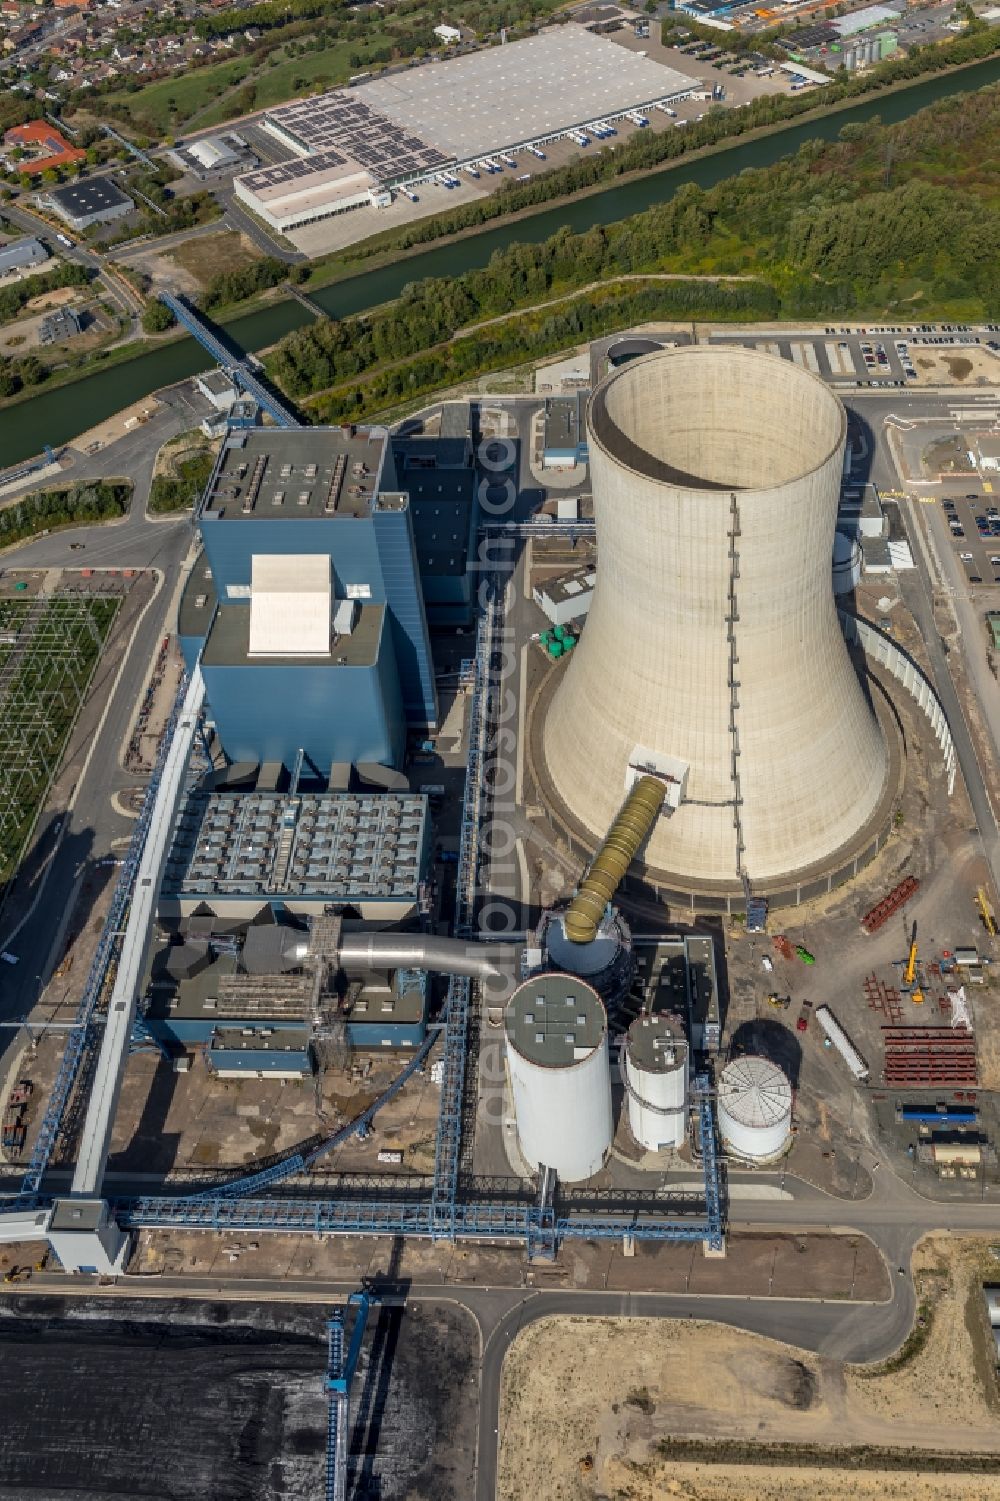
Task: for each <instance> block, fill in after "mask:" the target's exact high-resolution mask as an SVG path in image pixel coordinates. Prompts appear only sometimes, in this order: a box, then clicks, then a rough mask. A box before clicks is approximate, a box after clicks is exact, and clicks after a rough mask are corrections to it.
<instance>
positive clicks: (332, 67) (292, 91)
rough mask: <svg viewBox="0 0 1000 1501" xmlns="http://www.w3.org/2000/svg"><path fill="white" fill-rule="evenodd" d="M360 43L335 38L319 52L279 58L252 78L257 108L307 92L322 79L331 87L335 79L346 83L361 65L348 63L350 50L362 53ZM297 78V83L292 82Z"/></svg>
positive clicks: (363, 48)
mask: <svg viewBox="0 0 1000 1501" xmlns="http://www.w3.org/2000/svg"><path fill="white" fill-rule="evenodd" d="M364 51H365V47H364V43H361V44H360V45H359V44H358V43H357V42H338V43H336V45H334V46H333V47H324V48H323V49H322V50H321V51H320V52H313V53H311V54H310V55H309V56H308V57H289V58H286V59H284V60H283V61H282V62H280V63H279V64H278V65H277V67H274V68H267V67H265V69H264V71H263V73H261V74H260V75H259V76H258V77H257V78H256V79H255V80H254V81H255V83H256V85H257V106H258V108H261V109H263V108H269V107H270V106H271V105H273V104H283V103H284V102H285V100H286V99H294V98H295V97H296V96H297V95H299V94H303V93H308V92H309V90H310V89H312V88H314V87H315V86H316V84H319V83H322V84H326V85H329V86H330V87H331V88H332V87H333V85H334V84H337V83H346V82H347V80H348V79H349V78H350V77H352V76H353V75H354V74H355V73H358V72H361V71H363V69H364V66H365V65H364V64H362V67H361V68H360V69H359V68H355V67H352V66H351V62H350V56H351V53H352V52H354V53H362V54H363V53H364ZM296 79H301V80H302V82H301V83H296V82H295V80H296Z"/></svg>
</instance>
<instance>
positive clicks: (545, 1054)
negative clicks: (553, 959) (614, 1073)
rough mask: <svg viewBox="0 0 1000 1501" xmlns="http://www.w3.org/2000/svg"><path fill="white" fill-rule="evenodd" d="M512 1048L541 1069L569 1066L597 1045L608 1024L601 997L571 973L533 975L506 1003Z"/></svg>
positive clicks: (579, 1060)
mask: <svg viewBox="0 0 1000 1501" xmlns="http://www.w3.org/2000/svg"><path fill="white" fill-rule="evenodd" d="M504 1028H505V1030H506V1033H507V1040H508V1042H509V1043H510V1045H511V1047H512V1048H513V1049H514V1050H515V1052H518V1053H520V1054H521V1056H522V1058H526V1059H527V1060H528V1062H529V1063H534V1064H537V1065H538V1066H539V1067H541V1068H571V1067H572V1066H573V1065H574V1064H575V1063H582V1062H583V1061H584V1060H585V1059H587V1058H589V1057H590V1055H591V1054H592V1053H593V1052H594V1051H595V1050H596V1049H597V1048H599V1047H600V1045H601V1043H602V1041H603V1040H604V1036H605V1034H606V1032H607V1029H608V1017H607V1012H606V1011H605V1009H604V1002H603V1001H602V1000H601V998H600V996H599V995H598V994H597V991H596V990H593V989H592V988H591V986H589V985H587V984H586V983H585V982H584V981H583V980H579V979H577V977H576V976H575V975H564V974H542V975H535V976H534V977H533V978H532V979H530V980H525V982H524V984H523V985H519V986H518V987H517V989H516V990H515V991H514V994H513V995H512V996H511V998H510V1000H509V1001H508V1002H507V1010H506V1012H505V1014H504Z"/></svg>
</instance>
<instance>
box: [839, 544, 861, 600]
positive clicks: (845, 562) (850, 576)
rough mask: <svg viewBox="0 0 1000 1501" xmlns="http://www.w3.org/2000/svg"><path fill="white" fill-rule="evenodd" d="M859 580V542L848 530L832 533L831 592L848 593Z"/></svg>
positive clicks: (855, 586) (854, 587)
mask: <svg viewBox="0 0 1000 1501" xmlns="http://www.w3.org/2000/svg"><path fill="white" fill-rule="evenodd" d="M860 582H861V543H860V542H859V541H858V539H857V537H852V536H851V535H850V534H849V533H848V532H839V531H838V532H834V534H833V592H834V594H850V593H851V590H852V589H856V588H857V586H858V584H860Z"/></svg>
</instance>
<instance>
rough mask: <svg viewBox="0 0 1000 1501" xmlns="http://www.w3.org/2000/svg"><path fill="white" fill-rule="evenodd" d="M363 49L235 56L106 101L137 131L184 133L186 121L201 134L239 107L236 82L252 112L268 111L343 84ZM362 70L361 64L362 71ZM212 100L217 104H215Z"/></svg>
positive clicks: (347, 45)
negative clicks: (249, 90)
mask: <svg viewBox="0 0 1000 1501" xmlns="http://www.w3.org/2000/svg"><path fill="white" fill-rule="evenodd" d="M365 51H366V49H365V44H364V42H360V43H359V42H357V41H352V42H336V43H334V45H333V46H332V47H321V48H319V49H318V50H317V51H313V52H310V53H308V54H307V55H306V56H304V57H285V56H283V54H282V52H281V50H278V51H276V52H273V53H271V54H270V58H268V59H266V60H265V61H263V62H260V61H259V60H258V59H256V58H253V57H237V58H232V59H231V60H230V61H229V62H225V63H217V64H214V65H213V66H212V67H209V68H196V69H194V71H193V72H191V73H187V74H180V75H178V76H177V77H174V78H163V79H160V80H159V81H158V82H157V83H151V84H148V85H147V86H146V88H144V89H140V90H139V91H138V93H135V94H110V95H109V96H108V97H109V99H111V100H113V101H114V102H115V103H117V104H127V105H128V108H129V109H130V110H131V111H132V112H133V113H134V116H135V120H136V125H137V127H139V128H141V125H142V122H143V121H148V122H149V124H150V126H153V125H155V126H156V129H157V130H158V132H159V133H160V134H161V135H165V134H167V133H169V132H176V131H181V130H183V129H184V128H185V126H186V125H187V124H188V122H189V121H190V122H192V123H193V124H194V125H196V127H197V129H199V130H201V129H202V128H203V127H206V126H210V125H222V124H224V123H225V122H226V121H227V120H230V119H232V118H233V116H234V115H235V114H236V113H237V111H238V109H239V108H240V106H239V104H238V103H237V91H236V86H237V85H238V84H246V85H247V86H252V87H253V88H254V90H255V100H254V108H255V109H268V108H270V107H271V106H272V105H275V104H284V103H285V102H286V100H289V99H295V98H298V97H299V96H300V95H302V94H308V93H311V92H312V91H313V90H315V89H317V88H333V87H334V85H336V84H338V83H346V82H347V80H348V78H350V77H351V76H352V74H354V73H357V72H359V71H360V70H359V68H358V67H357V66H356V65H354V64H352V63H351V60H350V59H351V55H352V54H354V55H358V54H360V55H361V56H362V57H364V55H365ZM274 59H277V61H274ZM365 66H366V64H365V63H364V62H363V63H362V64H361V69H363V68H364V67H365ZM219 96H221V97H219ZM213 100H215V101H216V102H215V103H214V104H213V102H212V101H213ZM244 108H245V106H244Z"/></svg>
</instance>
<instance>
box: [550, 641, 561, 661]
mask: <svg viewBox="0 0 1000 1501" xmlns="http://www.w3.org/2000/svg"><path fill="white" fill-rule="evenodd" d="M562 654H563V644H562V642H561V641H556V640H555V639H553V640H552V641H550V642H549V656H550V657H561V656H562Z"/></svg>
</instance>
